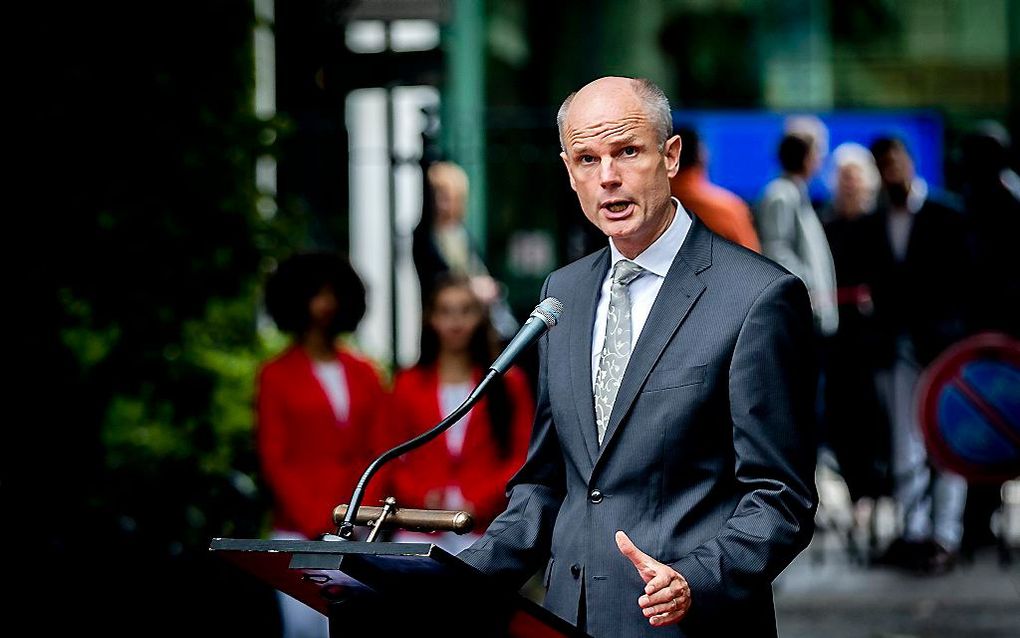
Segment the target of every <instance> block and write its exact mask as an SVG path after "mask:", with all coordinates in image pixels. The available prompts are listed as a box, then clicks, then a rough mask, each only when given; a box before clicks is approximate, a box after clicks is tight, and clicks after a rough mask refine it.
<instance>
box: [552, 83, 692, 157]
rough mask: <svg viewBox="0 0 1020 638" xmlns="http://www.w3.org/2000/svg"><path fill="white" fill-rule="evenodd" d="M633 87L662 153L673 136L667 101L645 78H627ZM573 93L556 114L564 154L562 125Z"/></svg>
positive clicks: (671, 119) (670, 113)
mask: <svg viewBox="0 0 1020 638" xmlns="http://www.w3.org/2000/svg"><path fill="white" fill-rule="evenodd" d="M629 79H630V81H631V82H632V83H633V85H634V93H636V94H637V96H638V97H639V98H641V101H642V102H644V104H645V111H646V112H647V113H648V119H650V120H651V122H652V126H654V127H655V134H656V137H657V138H658V140H659V152H662V149H663V147H664V146H665V144H666V140H668V139H669V138H670V136H671V135H673V114H672V112H671V111H670V110H669V99H668V98H667V97H666V94H665V93H663V91H662V89H660V88H659V86H658V85H657V84H656V83H655V82H652V81H651V80H649V79H646V78H629ZM575 95H577V91H574V92H573V93H571V94H570V95H568V96H567V99H565V100H563V104H561V105H560V110H559V111H557V112H556V129H557V130H558V131H559V135H560V150H562V151H564V152H566V150H567V147H566V144H564V143H563V125H564V123H565V122H566V120H567V111H568V110H570V103H571V102H573V101H574V96H575Z"/></svg>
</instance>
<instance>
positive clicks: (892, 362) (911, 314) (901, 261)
mask: <svg viewBox="0 0 1020 638" xmlns="http://www.w3.org/2000/svg"><path fill="white" fill-rule="evenodd" d="M871 152H872V154H873V155H874V157H875V163H876V164H877V166H878V170H879V174H880V175H881V178H882V190H881V197H880V202H879V207H878V209H877V211H876V213H875V214H874V215H870V216H867V217H865V218H863V219H862V222H861V228H860V231H861V242H862V245H863V251H864V254H866V255H868V264H867V273H866V275H865V277H866V280H867V284H868V286H869V288H870V293H871V298H872V303H873V304H874V326H875V330H876V339H875V354H874V356H875V359H876V365H877V366H878V372H877V374H876V379H877V383H878V388H879V393H880V398H881V400H882V402H883V405H884V407H885V410H886V413H887V414H888V418H889V423H890V427H891V431H892V470H893V477H894V483H895V488H894V496H895V499H896V502H897V504H898V506H899V509H900V512H901V516H902V517H903V521H902V529H903V533H902V535H901V537H900V538H898V539H897V540H896V541H894V542H893V543H892V544H891V545H890V547H889V548H888V550H887V551H886V553H885V555H884V556H883V557H882V562H885V563H890V564H894V565H899V566H903V567H906V568H908V569H912V570H915V571H921V572H928V573H941V572H944V571H946V570H948V569H951V568H952V567H953V565H954V563H955V558H956V553H957V551H958V550H959V548H960V541H961V536H962V534H963V525H962V520H963V509H964V505H965V502H966V498H967V483H966V481H965V480H964V479H963V478H961V477H959V476H957V475H955V474H951V473H949V472H944V471H940V470H938V469H937V468H934V467H932V466H931V465H930V464H929V461H928V455H927V451H926V449H925V446H924V441H923V439H922V435H921V430H920V424H919V423H918V420H917V409H916V405H917V396H916V392H917V382H918V378H919V375H920V373H921V371H922V370H923V369H924V367H925V366H927V365H928V364H930V363H931V362H932V360H934V359H935V357H936V356H938V355H939V353H941V352H942V351H943V350H944V349H945V348H947V347H948V346H950V345H952V344H953V343H954V342H956V341H958V340H959V339H961V338H963V337H965V336H966V335H967V333H968V327H967V324H968V322H967V315H968V311H969V305H970V301H969V297H970V289H971V287H973V286H974V285H975V280H974V278H973V274H972V268H971V263H970V261H971V253H970V246H969V245H968V236H967V227H966V225H965V220H964V218H963V216H962V214H961V212H960V211H959V209H958V208H957V207H956V206H955V205H954V204H953V202H952V201H951V200H950V199H949V198H948V197H945V196H936V195H935V194H934V193H931V192H929V189H928V186H927V184H926V182H925V181H924V180H923V179H921V178H920V177H918V176H917V175H916V173H915V170H914V162H913V159H912V158H911V156H910V153H909V152H908V150H907V147H906V145H905V144H904V142H903V141H902V140H900V139H898V138H894V137H882V138H879V139H876V140H875V141H874V142H873V143H872V144H871Z"/></svg>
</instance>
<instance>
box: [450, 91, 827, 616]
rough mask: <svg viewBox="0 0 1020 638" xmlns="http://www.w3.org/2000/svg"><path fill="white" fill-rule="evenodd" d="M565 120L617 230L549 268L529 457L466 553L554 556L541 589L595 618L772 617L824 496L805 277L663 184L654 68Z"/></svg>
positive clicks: (594, 214)
mask: <svg viewBox="0 0 1020 638" xmlns="http://www.w3.org/2000/svg"><path fill="white" fill-rule="evenodd" d="M558 124H559V127H560V138H561V143H562V145H563V153H562V154H561V155H562V158H563V162H564V164H565V165H566V168H567V173H568V175H569V177H570V184H571V187H572V188H573V189H574V190H575V191H576V192H577V196H578V200H579V201H580V204H581V209H582V210H583V211H584V214H585V215H586V216H587V218H588V219H589V220H590V221H591V222H592V223H593V224H595V225H596V226H597V227H598V228H599V229H600V230H601V231H602V232H603V233H605V234H606V235H607V236H608V237H609V245H608V246H607V247H606V248H603V249H602V250H600V251H598V252H596V253H594V254H592V255H589V256H587V257H585V258H582V259H580V260H578V261H576V262H574V263H572V264H570V265H569V266H566V267H565V268H561V269H560V270H557V271H555V272H554V273H552V274H551V275H550V276H549V278H548V279H547V280H546V282H545V286H544V287H543V290H542V297H543V298H544V297H546V296H547V295H551V296H554V297H557V298H559V299H560V300H562V301H563V303H564V305H565V310H564V311H563V314H562V316H561V317H560V325H559V326H558V327H557V328H555V329H554V330H552V331H551V332H549V333H548V334H547V335H546V336H545V337H543V339H542V340H541V342H540V345H539V355H540V372H539V387H538V404H537V412H536V419H535V427H534V432H533V434H532V440H531V447H530V449H529V451H528V458H527V461H526V462H525V464H524V467H523V468H522V469H521V470H520V472H519V473H518V474H517V475H516V476H515V477H514V478H513V479H512V480H511V482H510V485H509V488H508V489H509V490H510V491H509V494H510V503H509V505H508V507H507V510H506V511H505V512H504V513H503V514H501V515H500V516H499V517H498V518H497V519H496V520H495V521H494V522H493V523H492V525H491V526H490V527H489V529H488V530H487V531H486V533H485V535H484V536H483V537H482V538H481V539H480V540H479V541H478V542H476V543H475V544H474V545H473V546H472V547H470V548H468V549H467V550H465V551H464V552H462V553H461V554H460V556H461V558H463V559H464V560H465V561H467V562H468V563H470V564H472V565H474V566H475V567H477V568H478V569H480V570H482V571H483V572H486V573H489V574H492V575H494V576H496V577H497V578H500V579H503V580H505V582H507V583H508V584H511V585H513V586H517V585H519V584H520V583H521V582H523V581H524V580H525V579H526V578H527V577H528V576H529V575H530V574H531V573H533V571H534V570H536V569H538V568H539V567H540V566H541V565H543V564H545V566H546V570H545V585H546V588H547V594H546V599H545V606H546V607H547V608H549V609H550V610H552V611H553V612H555V613H556V614H558V615H560V616H562V617H563V618H565V619H567V620H568V621H571V622H574V623H576V624H578V626H580V627H582V628H583V629H585V630H586V631H587V632H588V633H590V634H592V635H594V636H643V635H655V636H664V635H672V636H707V635H726V632H727V631H728V630H742V631H745V632H749V633H750V635H754V636H768V635H773V636H774V635H775V634H776V624H775V612H774V608H773V603H772V588H771V583H772V580H773V579H774V578H775V577H776V576H777V575H778V574H779V572H780V571H781V570H782V569H783V568H784V567H785V566H786V565H787V564H788V563H789V562H790V561H791V560H792V559H793V558H794V557H795V556H796V555H797V553H798V552H800V551H801V550H802V549H803V548H804V547H805V545H807V543H808V541H809V540H810V538H811V533H812V520H813V515H814V510H815V506H816V495H815V490H814V482H813V470H814V460H815V448H814V441H813V422H812V419H813V416H812V415H813V408H812V402H813V397H814V388H815V380H816V372H815V370H814V367H813V366H814V353H813V351H812V317H811V306H810V302H809V300H808V295H807V292H806V290H805V288H804V284H803V283H802V282H801V280H800V279H798V278H797V277H795V276H793V275H791V274H789V273H788V272H787V271H785V270H783V269H782V268H781V267H779V266H777V265H776V264H774V263H773V262H771V261H768V260H767V259H765V258H763V257H760V256H758V255H756V254H755V253H753V252H751V251H748V250H745V249H744V248H741V247H739V246H737V245H735V244H732V243H730V242H728V241H726V240H724V239H722V238H720V237H719V236H717V235H714V234H713V233H712V232H711V231H709V230H708V229H707V228H706V227H705V226H704V225H703V224H702V223H701V222H700V221H698V220H697V218H693V217H691V216H690V215H689V214H688V213H687V212H686V211H685V210H684V209H683V207H682V206H680V204H679V202H677V200H675V199H673V198H671V197H670V190H669V178H670V177H671V176H673V175H674V174H675V173H676V170H677V159H678V156H679V153H680V138H679V137H677V136H671V132H672V125H671V116H670V111H669V104H668V102H667V100H666V97H665V96H664V95H663V93H662V91H661V90H660V89H659V88H658V87H656V86H655V85H654V84H652V83H651V82H648V81H645V80H632V79H629V78H614V77H609V78H601V79H599V80H596V81H594V82H592V83H590V84H588V85H587V86H585V87H584V88H582V89H581V90H580V91H578V92H577V93H575V94H573V95H571V96H570V97H568V98H567V100H566V101H565V102H564V103H563V106H562V107H561V109H560V113H559V117H558ZM639 548H641V549H639ZM663 628H664V629H663ZM745 635H747V634H745Z"/></svg>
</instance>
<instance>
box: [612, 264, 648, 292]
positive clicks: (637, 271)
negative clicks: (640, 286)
mask: <svg viewBox="0 0 1020 638" xmlns="http://www.w3.org/2000/svg"><path fill="white" fill-rule="evenodd" d="M644 271H645V269H644V268H642V267H641V266H638V265H637V264H635V263H634V262H632V261H628V260H626V259H621V260H620V261H618V262H616V265H615V266H613V283H617V284H623V285H624V286H629V285H630V282H632V281H634V280H635V279H637V278H638V277H640V276H641V273H643V272H644Z"/></svg>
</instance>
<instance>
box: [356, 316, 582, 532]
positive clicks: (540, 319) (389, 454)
mask: <svg viewBox="0 0 1020 638" xmlns="http://www.w3.org/2000/svg"><path fill="white" fill-rule="evenodd" d="M562 312H563V303H562V302H560V300H559V299H556V298H555V297H547V298H546V299H545V300H543V301H542V303H540V304H538V306H536V307H535V309H534V310H532V311H531V316H530V317H528V320H527V321H525V322H524V325H523V326H521V329H520V330H519V331H518V332H517V334H516V335H515V336H514V338H513V339H512V340H511V341H510V343H509V344H508V345H507V347H506V348H505V349H504V350H503V352H502V354H500V355H499V357H497V358H496V360H495V361H493V362H492V365H491V366H489V370H488V372H486V374H485V377H484V378H483V379H482V381H481V383H479V384H478V385H477V386H475V389H474V390H472V391H471V394H470V395H468V398H467V399H465V400H464V403H461V404H460V407H458V408H457V409H456V410H454V411H453V412H451V413H450V415H449V416H447V417H446V418H445V419H443V420H442V421H440V422H439V425H437V426H435V427H434V428H432V429H431V430H428V431H427V432H423V433H421V434H419V435H418V436H416V437H414V438H413V439H411V440H410V441H407V442H405V443H401V444H400V445H398V446H397V447H395V448H393V449H391V450H387V451H386V452H383V453H382V454H381V455H380V456H379V457H378V458H377V459H376V460H374V461H372V464H371V465H369V466H368V469H366V470H365V472H364V473H363V474H362V475H361V479H359V480H358V485H357V487H355V488H354V493H353V494H352V495H351V502H350V505H349V506H348V508H347V513H346V514H344V521H343V523H341V524H340V527H339V528H338V529H337V532H336V533H337V536H339V537H340V538H342V539H344V540H352V539H353V538H354V520H355V517H356V515H357V512H358V508H359V507H360V506H361V501H362V499H363V498H364V496H365V488H366V487H367V485H368V482H369V481H370V480H371V479H372V477H373V476H374V475H375V473H376V472H378V471H379V468H380V467H382V466H383V465H385V464H386V463H388V462H390V461H392V460H393V459H395V458H397V457H398V456H401V455H403V454H405V453H407V452H410V451H411V450H413V449H415V448H418V447H421V446H422V445H425V444H426V443H428V442H429V441H431V440H432V439H434V438H436V437H437V436H439V435H440V434H442V433H443V432H445V431H447V430H449V429H450V428H451V427H453V425H454V424H455V423H457V421H460V419H461V418H462V417H463V416H464V415H465V414H467V413H468V412H469V411H470V410H471V408H472V407H474V405H475V404H476V403H478V400H479V399H481V398H482V396H483V395H484V394H485V391H486V389H487V388H488V386H489V384H490V383H492V380H493V379H495V378H496V377H498V376H500V375H502V374H503V373H505V372H506V371H507V370H508V369H509V368H510V364H511V363H513V361H514V359H516V358H517V357H518V356H519V355H520V354H521V352H523V351H524V350H526V349H527V348H528V346H530V345H531V344H533V343H534V342H536V341H538V338H539V337H541V336H542V335H543V334H545V332H546V331H547V330H549V329H550V328H552V327H553V326H555V325H556V322H557V321H558V320H559V317H560V313H562Z"/></svg>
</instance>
